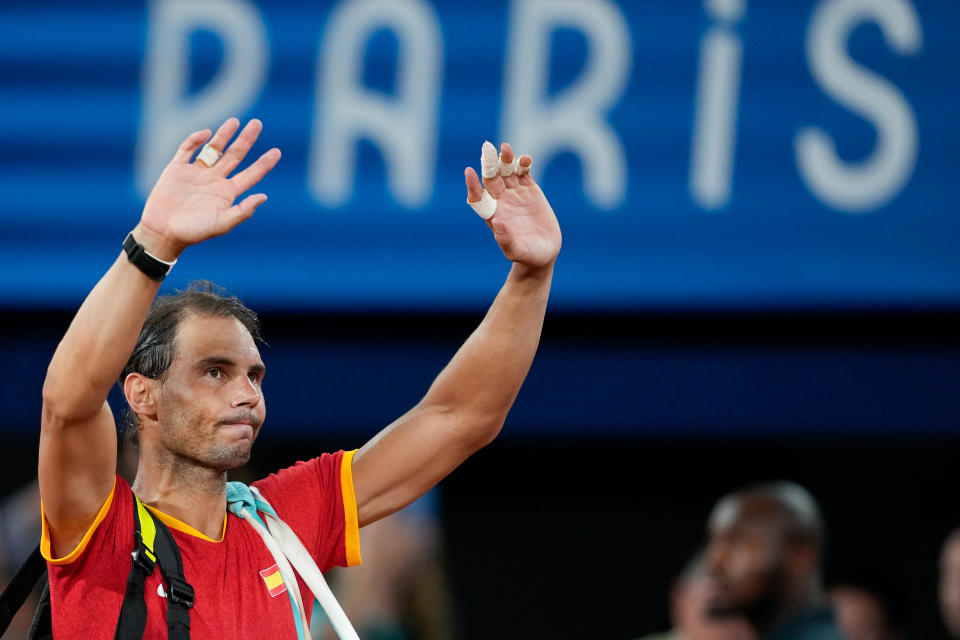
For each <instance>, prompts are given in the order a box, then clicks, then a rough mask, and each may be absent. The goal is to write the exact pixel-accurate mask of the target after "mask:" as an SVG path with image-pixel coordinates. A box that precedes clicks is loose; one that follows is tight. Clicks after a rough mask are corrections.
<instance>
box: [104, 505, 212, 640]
mask: <svg viewBox="0 0 960 640" xmlns="http://www.w3.org/2000/svg"><path fill="white" fill-rule="evenodd" d="M133 499H134V503H135V505H136V508H135V509H134V529H135V531H134V535H133V537H134V541H135V543H136V547H135V548H134V550H133V553H132V554H131V555H132V557H133V566H132V567H131V569H130V576H129V577H128V578H127V591H126V593H125V594H124V596H123V605H122V606H121V607H120V618H119V619H118V620H117V632H116V635H114V640H131V639H136V640H141V639H142V638H143V632H144V629H145V628H146V626H147V605H146V602H145V601H144V583H145V582H146V579H147V577H148V576H150V574H152V573H153V570H154V568H155V567H156V566H157V565H158V564H159V566H160V575H161V576H163V581H164V582H165V583H166V584H167V637H168V638H169V640H189V638H190V609H191V608H192V607H193V600H194V595H193V587H191V586H190V584H189V583H187V580H186V578H184V577H183V560H182V559H181V557H180V550H179V549H177V543H176V541H175V540H174V539H173V534H171V533H170V530H169V529H167V526H166V525H165V524H163V522H161V521H160V520H159V519H157V517H156V516H154V515H153V514H152V513H150V511H149V510H148V509H147V508H146V507H144V506H143V503H142V502H140V500H139V498H137V497H136V496H134V497H133Z"/></svg>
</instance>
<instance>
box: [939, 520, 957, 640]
mask: <svg viewBox="0 0 960 640" xmlns="http://www.w3.org/2000/svg"><path fill="white" fill-rule="evenodd" d="M939 593H940V613H941V614H942V615H943V623H944V624H945V625H946V627H947V630H948V631H949V632H950V635H952V636H953V637H954V638H960V532H957V533H954V534H953V535H951V536H950V537H949V538H948V539H947V542H946V544H945V545H944V546H943V551H942V552H941V554H940V588H939Z"/></svg>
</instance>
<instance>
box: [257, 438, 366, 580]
mask: <svg viewBox="0 0 960 640" xmlns="http://www.w3.org/2000/svg"><path fill="white" fill-rule="evenodd" d="M354 453H355V452H354V451H347V452H344V451H338V452H337V453H333V454H327V453H325V454H323V455H321V456H320V457H318V458H314V459H312V460H308V461H306V462H298V463H296V464H295V465H293V466H292V467H288V468H286V469H282V470H281V471H278V472H277V473H272V474H270V475H269V476H267V477H266V478H264V479H263V480H258V481H257V482H255V483H253V486H255V487H256V488H257V489H259V490H260V492H261V493H262V494H263V496H264V497H265V498H266V499H267V501H268V502H269V503H270V505H271V506H272V507H273V508H274V510H275V511H276V512H277V515H279V516H280V518H281V519H282V520H283V521H284V522H286V523H287V524H288V525H289V526H290V528H291V529H293V530H294V532H295V533H296V534H297V535H298V536H299V537H300V540H301V541H302V542H303V544H304V546H305V547H306V548H307V549H308V550H309V551H310V552H311V553H312V554H313V557H314V560H316V562H317V566H319V567H320V570H321V571H323V572H326V571H328V570H329V569H331V568H332V567H336V566H339V567H350V566H354V565H358V564H360V562H361V559H360V528H359V525H358V521H357V499H356V494H355V493H354V489H353V454H354Z"/></svg>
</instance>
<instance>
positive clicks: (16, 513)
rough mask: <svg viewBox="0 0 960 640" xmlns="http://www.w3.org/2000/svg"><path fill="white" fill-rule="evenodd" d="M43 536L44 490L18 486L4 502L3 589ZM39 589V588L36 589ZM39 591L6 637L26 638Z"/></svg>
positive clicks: (0, 528) (0, 506) (0, 517)
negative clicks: (41, 495) (42, 510)
mask: <svg viewBox="0 0 960 640" xmlns="http://www.w3.org/2000/svg"><path fill="white" fill-rule="evenodd" d="M39 539H40V489H39V488H38V487H37V483H36V482H35V481H34V482H31V483H30V484H28V485H26V486H24V487H21V488H20V489H17V490H16V491H14V492H13V493H11V494H10V495H9V496H7V497H5V498H4V499H3V500H2V501H0V590H2V587H6V585H7V583H8V582H10V579H11V578H13V575H14V574H15V573H16V572H17V569H18V568H19V567H20V565H21V564H22V563H23V561H24V560H26V559H27V556H29V555H30V553H31V552H32V551H33V549H34V547H36V546H37V540H39ZM35 591H37V590H35ZM37 595H38V594H37V593H34V594H33V596H31V598H30V599H29V600H27V602H26V604H25V605H24V606H23V607H21V609H20V611H19V613H17V615H16V616H15V617H14V618H13V621H12V622H11V623H10V627H9V628H8V629H7V631H6V633H4V634H3V635H2V637H3V638H18V639H19V638H25V637H26V636H27V630H28V629H29V628H30V622H31V621H32V620H33V612H34V609H35V608H36V603H37Z"/></svg>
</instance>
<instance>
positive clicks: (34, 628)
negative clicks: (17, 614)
mask: <svg viewBox="0 0 960 640" xmlns="http://www.w3.org/2000/svg"><path fill="white" fill-rule="evenodd" d="M27 640H53V619H52V617H51V615H50V582H49V581H48V582H47V583H46V584H45V585H43V593H41V594H40V601H39V602H38V603H37V611H36V613H34V614H33V623H32V624H31V625H30V631H29V632H27Z"/></svg>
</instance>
